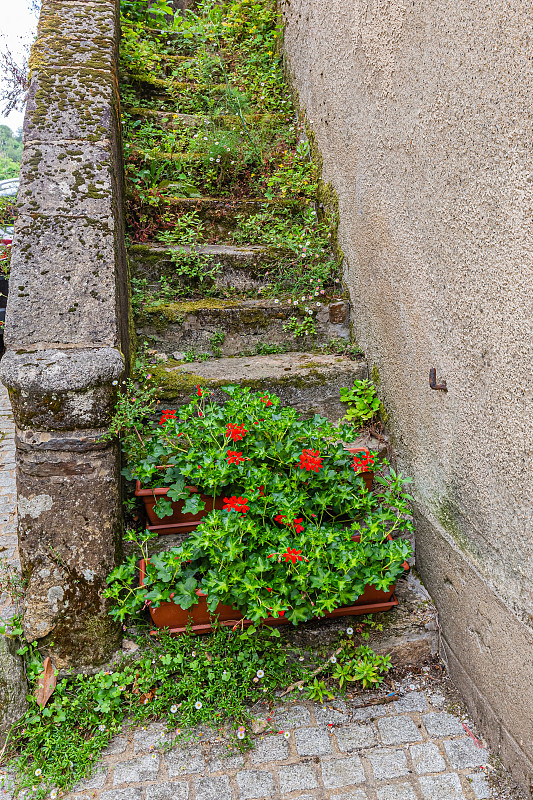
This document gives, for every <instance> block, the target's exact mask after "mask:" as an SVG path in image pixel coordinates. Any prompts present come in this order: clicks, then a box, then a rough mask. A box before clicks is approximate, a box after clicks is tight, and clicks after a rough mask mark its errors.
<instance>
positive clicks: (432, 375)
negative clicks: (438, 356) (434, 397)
mask: <svg viewBox="0 0 533 800" xmlns="http://www.w3.org/2000/svg"><path fill="white" fill-rule="evenodd" d="M429 386H430V389H440V390H441V391H443V392H447V391H448V387H447V386H446V381H442V383H437V370H436V369H434V368H433V369H430V370H429Z"/></svg>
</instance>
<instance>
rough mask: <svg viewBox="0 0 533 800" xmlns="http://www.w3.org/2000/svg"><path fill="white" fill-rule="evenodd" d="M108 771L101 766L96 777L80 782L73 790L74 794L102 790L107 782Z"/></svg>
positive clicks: (95, 774) (96, 771)
mask: <svg viewBox="0 0 533 800" xmlns="http://www.w3.org/2000/svg"><path fill="white" fill-rule="evenodd" d="M106 778H107V769H106V768H103V767H101V766H99V767H98V768H97V769H96V770H95V772H94V775H91V776H90V777H89V778H86V779H85V780H83V781H80V782H79V783H78V784H77V785H76V786H75V787H74V789H73V790H72V791H73V792H85V791H91V790H93V789H101V788H102V787H103V785H104V784H105V782H106Z"/></svg>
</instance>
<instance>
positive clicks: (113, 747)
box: [102, 736, 128, 757]
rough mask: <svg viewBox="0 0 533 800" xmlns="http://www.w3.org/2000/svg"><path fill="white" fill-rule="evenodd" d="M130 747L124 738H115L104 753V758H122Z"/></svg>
mask: <svg viewBox="0 0 533 800" xmlns="http://www.w3.org/2000/svg"><path fill="white" fill-rule="evenodd" d="M127 746H128V740H127V739H125V738H124V737H123V736H115V738H114V739H111V741H110V742H109V744H108V746H107V747H106V749H105V750H104V752H103V754H102V755H103V756H104V757H105V756H120V755H121V754H122V753H123V752H124V751H125V749H126V747H127Z"/></svg>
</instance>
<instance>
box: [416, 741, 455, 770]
mask: <svg viewBox="0 0 533 800" xmlns="http://www.w3.org/2000/svg"><path fill="white" fill-rule="evenodd" d="M409 749H410V752H411V758H412V760H413V766H414V768H415V772H416V773H417V775H425V774H427V773H428V772H442V771H443V770H445V769H446V764H445V762H444V759H443V757H442V755H441V753H440V750H439V748H438V747H437V745H436V744H433V742H423V744H414V745H413V746H412V747H411V748H409Z"/></svg>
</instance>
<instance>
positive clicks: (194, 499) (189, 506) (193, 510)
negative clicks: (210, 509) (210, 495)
mask: <svg viewBox="0 0 533 800" xmlns="http://www.w3.org/2000/svg"><path fill="white" fill-rule="evenodd" d="M204 508H205V503H204V501H203V500H202V498H201V496H200V494H198V493H195V494H191V495H190V497H189V498H188V499H187V500H186V501H185V504H184V506H183V509H182V513H183V514H199V513H200V511H203V510H204Z"/></svg>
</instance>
